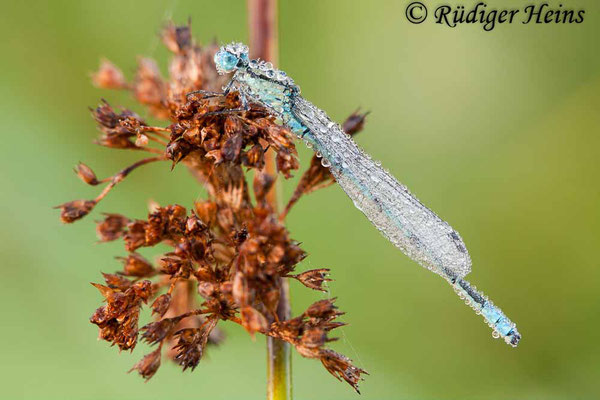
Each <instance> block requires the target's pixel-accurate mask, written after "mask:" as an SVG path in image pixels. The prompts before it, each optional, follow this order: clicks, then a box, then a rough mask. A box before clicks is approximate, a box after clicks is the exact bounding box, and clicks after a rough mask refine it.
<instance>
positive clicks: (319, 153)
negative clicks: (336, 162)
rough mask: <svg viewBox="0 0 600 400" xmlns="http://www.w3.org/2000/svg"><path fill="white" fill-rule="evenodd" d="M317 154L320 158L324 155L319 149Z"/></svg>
mask: <svg viewBox="0 0 600 400" xmlns="http://www.w3.org/2000/svg"><path fill="white" fill-rule="evenodd" d="M315 155H316V156H317V157H318V158H321V157H323V154H321V152H320V151H317V152H316V153H315Z"/></svg>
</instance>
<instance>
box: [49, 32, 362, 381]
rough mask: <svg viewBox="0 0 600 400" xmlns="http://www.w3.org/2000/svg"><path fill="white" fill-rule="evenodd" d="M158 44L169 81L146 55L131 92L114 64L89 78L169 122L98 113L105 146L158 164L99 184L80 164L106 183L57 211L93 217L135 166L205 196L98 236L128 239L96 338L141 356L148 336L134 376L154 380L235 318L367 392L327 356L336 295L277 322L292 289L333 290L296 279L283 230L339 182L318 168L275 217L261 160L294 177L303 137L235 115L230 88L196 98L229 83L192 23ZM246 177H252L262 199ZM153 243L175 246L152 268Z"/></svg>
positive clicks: (115, 220) (316, 276) (112, 221)
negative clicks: (142, 351)
mask: <svg viewBox="0 0 600 400" xmlns="http://www.w3.org/2000/svg"><path fill="white" fill-rule="evenodd" d="M162 40H163V43H164V44H165V45H166V46H167V48H168V49H169V50H170V51H171V52H172V53H173V54H174V55H173V58H172V60H171V63H170V65H169V71H168V78H166V79H165V78H163V75H162V74H161V72H160V70H159V68H158V67H157V64H156V63H155V62H154V61H153V60H151V59H147V58H140V59H139V60H138V68H137V71H136V73H135V77H134V78H133V80H132V81H131V82H127V81H126V80H125V78H124V76H123V74H122V73H121V71H120V70H119V69H118V68H117V67H116V66H114V65H113V64H112V63H110V62H108V61H103V62H102V63H101V66H100V70H99V71H98V72H97V73H95V74H94V75H93V76H92V80H93V82H94V84H96V85H97V86H99V87H102V88H114V89H124V90H129V91H130V92H131V93H132V95H133V96H134V97H135V98H136V99H137V100H138V102H139V103H141V104H143V105H145V106H146V107H147V109H148V111H149V112H150V113H151V114H152V115H153V116H154V117H157V118H162V119H166V120H168V121H169V122H168V126H166V127H161V126H151V125H148V124H147V123H146V122H145V121H144V120H143V119H141V118H140V117H139V116H138V115H137V114H136V113H134V112H133V111H130V110H126V109H122V110H118V109H115V108H113V107H112V106H111V105H109V103H108V102H106V101H104V100H103V101H102V102H101V103H100V105H99V106H98V107H97V108H95V109H92V116H93V118H94V119H95V121H96V124H97V127H98V129H99V130H100V137H99V139H98V140H97V143H98V144H100V145H102V146H106V147H109V148H115V149H130V150H136V151H140V152H144V153H152V154H151V155H150V156H149V157H146V158H142V159H140V160H139V161H137V162H135V163H133V164H132V165H131V166H129V167H127V168H124V169H122V170H121V171H119V172H118V173H116V174H115V175H113V176H110V177H107V178H104V179H98V178H97V177H96V175H95V174H94V172H93V171H92V169H91V168H90V167H88V166H87V165H85V164H79V165H78V166H77V167H76V169H75V171H76V173H77V175H78V176H79V177H80V178H81V179H82V180H83V181H84V182H85V183H87V184H90V185H102V184H104V185H105V187H104V189H103V190H102V191H101V192H100V193H99V195H98V196H97V197H96V198H94V199H91V200H75V201H71V202H68V203H65V204H63V205H61V206H59V208H60V209H61V219H62V221H63V222H65V223H70V222H73V221H75V220H78V219H80V218H82V217H83V216H85V215H87V214H89V213H90V212H91V211H92V209H93V208H94V207H96V206H97V205H98V203H99V202H100V201H101V200H102V199H103V198H104V197H105V196H106V195H108V193H109V192H110V191H111V190H112V189H113V188H114V187H115V186H116V185H117V184H118V183H120V182H121V181H122V180H123V179H125V178H126V177H127V176H128V175H129V174H130V173H131V172H132V171H133V170H135V169H136V168H138V167H140V166H142V165H145V164H148V163H152V162H158V161H169V162H170V163H171V167H175V166H176V165H177V164H182V165H184V166H185V167H186V168H187V169H188V170H189V171H190V172H191V173H192V175H193V176H194V177H195V178H196V179H197V180H198V181H199V182H200V183H201V184H202V185H203V186H204V187H205V188H206V189H207V192H208V197H207V198H206V199H204V200H200V201H197V202H195V203H194V204H193V207H192V209H191V210H188V209H186V208H185V207H183V206H181V205H167V206H159V205H156V204H154V205H153V206H152V207H151V210H150V212H149V213H148V216H147V218H145V219H131V218H128V217H126V216H123V215H120V214H114V213H111V214H104V219H103V220H101V221H98V223H97V227H96V232H97V235H98V238H99V240H100V241H101V242H108V241H115V240H122V241H123V244H124V248H125V250H126V252H127V255H125V256H122V257H118V259H119V260H120V261H121V262H122V264H123V266H122V269H121V270H120V271H118V272H116V273H105V274H103V277H104V284H94V286H95V287H96V288H97V289H98V290H99V291H100V293H101V295H102V296H103V297H104V300H105V302H106V304H105V305H103V306H102V307H100V308H98V309H97V310H96V311H95V312H94V314H93V315H92V317H91V318H90V321H91V322H92V323H93V324H95V325H97V326H98V328H99V335H100V338H101V339H103V340H106V341H108V342H110V343H112V344H113V345H117V346H118V347H119V348H120V349H121V350H133V349H134V347H135V346H136V344H137V342H138V339H139V337H140V333H141V338H142V340H144V341H145V342H147V343H148V344H150V345H154V346H157V348H156V350H155V351H153V352H151V353H149V354H147V355H146V356H144V357H143V358H142V359H141V360H140V361H139V362H138V363H137V364H135V365H134V367H133V368H132V370H136V371H138V373H139V374H140V375H141V376H142V377H143V378H145V379H149V378H151V377H152V376H153V375H154V374H155V373H156V371H157V370H158V368H159V366H160V364H161V357H162V355H163V350H164V355H165V356H166V357H168V358H170V359H172V360H173V361H174V362H176V363H177V364H179V365H180V366H181V367H182V368H183V369H184V370H185V369H188V368H189V369H191V370H193V369H194V368H195V367H196V366H197V365H198V363H199V362H200V361H201V359H202V357H203V355H204V353H205V351H206V348H207V346H208V345H209V344H216V343H219V342H221V341H222V339H223V335H222V333H221V331H220V330H219V328H218V326H217V325H218V323H219V322H220V321H231V322H233V323H236V324H239V325H241V326H243V327H244V328H245V329H246V330H247V331H248V332H249V333H250V334H253V335H254V334H263V335H267V336H270V337H274V338H277V339H281V340H284V341H286V342H288V343H290V344H291V345H293V346H294V347H295V348H296V349H297V351H298V352H299V353H300V354H301V355H302V356H304V357H308V358H314V359H318V360H320V361H321V363H322V364H323V365H324V366H325V368H326V369H327V370H328V371H329V372H330V373H331V374H332V375H334V376H335V377H336V378H338V379H340V380H345V381H346V382H348V383H349V384H350V385H352V387H353V388H354V389H356V390H357V391H358V383H359V381H360V380H361V379H362V375H363V374H365V373H366V372H365V371H364V370H362V369H360V368H357V367H355V366H354V365H353V364H352V362H351V361H350V360H349V359H348V358H346V357H344V356H342V355H340V354H338V353H336V352H334V351H332V350H330V349H328V348H327V347H326V346H327V343H329V342H331V341H333V340H335V338H331V337H329V334H330V332H331V331H333V330H334V329H336V328H338V327H340V326H343V325H344V323H342V322H339V321H337V318H338V317H339V316H341V315H343V313H342V312H340V311H339V310H338V309H337V307H336V306H335V304H334V301H335V299H326V300H321V301H318V302H316V303H314V304H313V305H311V306H310V307H309V308H308V309H307V310H306V311H305V312H304V313H302V314H301V315H299V316H297V317H294V318H290V319H280V318H278V315H277V308H278V305H279V302H280V293H281V286H282V282H283V280H284V279H296V280H298V281H299V282H301V283H302V284H303V285H304V286H306V287H308V288H311V289H314V290H319V291H325V290H326V289H325V288H324V285H325V283H326V282H328V281H331V279H329V277H328V273H329V269H326V268H320V269H313V270H309V271H304V272H296V268H297V266H298V264H299V263H300V262H301V261H302V260H303V259H304V258H305V257H306V253H305V252H304V251H303V250H302V249H301V248H300V246H299V244H298V242H296V241H295V240H293V239H292V238H291V237H290V235H289V233H288V231H287V229H286V228H285V226H284V223H283V220H284V217H285V215H286V214H287V212H288V211H289V210H290V208H291V207H292V206H293V204H294V203H295V202H296V201H297V200H298V199H299V198H300V197H301V196H302V195H303V194H305V193H309V192H311V191H313V190H315V189H316V188H318V187H323V186H326V185H329V184H331V183H332V182H333V177H332V176H331V174H330V173H329V171H328V170H327V169H326V168H324V167H323V166H322V165H321V164H320V163H319V162H318V161H315V160H316V158H315V159H314V160H313V162H312V163H311V166H310V167H309V169H308V170H307V171H306V172H305V173H304V175H303V176H302V178H301V180H300V183H299V185H298V188H297V189H296V191H295V193H294V195H293V196H292V198H291V199H290V201H289V203H288V206H287V207H286V209H285V210H284V211H283V212H282V213H277V211H276V210H275V209H274V207H273V206H272V205H271V203H270V201H268V200H267V198H268V195H269V193H270V191H271V190H273V183H274V182H275V180H276V179H277V177H276V176H274V173H268V172H267V170H266V168H265V164H266V159H267V156H270V153H271V154H273V155H274V157H275V160H276V167H277V171H276V172H278V173H280V174H281V175H282V176H283V177H286V178H287V177H289V176H291V173H292V172H293V171H294V170H296V169H298V168H299V163H298V160H297V154H296V148H295V145H294V136H293V135H292V133H291V132H290V131H289V130H288V129H287V128H285V127H282V126H280V125H278V124H277V123H275V119H274V117H273V116H272V115H270V114H269V113H268V112H267V110H265V109H263V108H261V107H259V106H256V105H252V106H251V107H250V109H249V110H248V111H243V112H230V110H235V109H238V108H239V106H240V100H239V97H238V95H237V93H235V92H232V93H229V94H228V95H227V96H222V97H218V98H214V99H204V98H200V97H195V96H187V94H188V93H190V92H193V91H196V90H199V89H202V90H218V88H220V87H221V86H222V85H223V84H224V83H225V82H224V81H223V79H225V78H223V77H221V76H219V75H217V73H216V71H215V66H214V63H213V61H212V59H213V56H214V54H215V52H216V51H217V47H216V45H209V46H204V47H202V46H200V45H198V44H197V43H196V42H195V41H194V40H193V38H192V35H191V30H190V26H189V25H187V26H179V27H178V26H174V25H172V24H169V25H168V26H167V27H166V28H165V29H164V31H163V34H162ZM364 117H365V114H358V113H354V114H352V115H351V116H350V117H349V119H348V120H347V121H346V123H345V125H344V126H345V129H346V132H348V133H349V134H353V133H356V132H357V131H359V130H360V129H361V128H362V125H363V123H364ZM245 169H252V170H254V172H255V173H254V180H253V182H252V186H253V193H254V197H252V196H251V194H250V190H249V183H248V181H247V176H246V174H245V171H244V170H245ZM158 244H163V245H166V246H168V247H169V250H168V251H167V252H166V253H164V254H163V255H162V256H160V257H158V258H157V260H156V262H151V261H149V260H147V259H145V258H144V257H142V256H141V255H140V254H139V253H138V252H137V251H138V250H139V249H141V248H144V247H153V246H156V245H158ZM144 304H150V308H151V310H152V315H153V318H154V320H153V321H152V322H150V323H148V324H146V325H144V326H142V327H140V326H139V315H140V312H141V310H142V307H143V305H144Z"/></svg>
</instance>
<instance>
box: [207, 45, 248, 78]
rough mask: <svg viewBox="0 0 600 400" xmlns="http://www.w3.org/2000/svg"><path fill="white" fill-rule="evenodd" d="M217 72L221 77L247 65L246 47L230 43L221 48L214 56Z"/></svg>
mask: <svg viewBox="0 0 600 400" xmlns="http://www.w3.org/2000/svg"><path fill="white" fill-rule="evenodd" d="M215 64H216V66H217V72H218V73H219V74H221V75H223V74H227V73H229V72H233V71H235V70H236V69H237V68H240V67H244V66H246V65H248V46H246V45H245V44H243V43H230V44H228V45H227V46H222V47H221V48H220V49H219V51H218V52H217V54H215Z"/></svg>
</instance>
